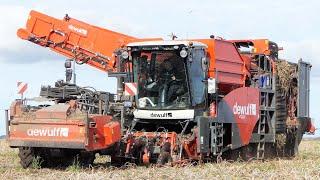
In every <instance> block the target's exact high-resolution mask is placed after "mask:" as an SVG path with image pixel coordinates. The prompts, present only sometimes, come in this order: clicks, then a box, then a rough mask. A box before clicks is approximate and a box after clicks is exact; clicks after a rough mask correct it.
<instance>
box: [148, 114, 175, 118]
mask: <svg viewBox="0 0 320 180" xmlns="http://www.w3.org/2000/svg"><path fill="white" fill-rule="evenodd" d="M150 117H159V118H170V117H172V113H151V114H150Z"/></svg>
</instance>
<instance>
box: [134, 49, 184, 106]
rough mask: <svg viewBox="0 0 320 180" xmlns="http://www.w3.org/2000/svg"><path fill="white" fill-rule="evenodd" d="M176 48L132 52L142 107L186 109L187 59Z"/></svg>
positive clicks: (138, 98) (139, 100) (139, 104)
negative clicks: (171, 49)
mask: <svg viewBox="0 0 320 180" xmlns="http://www.w3.org/2000/svg"><path fill="white" fill-rule="evenodd" d="M178 54H179V53H178V51H143V52H139V53H136V54H134V55H133V56H132V58H133V62H134V69H135V72H134V74H135V75H134V77H135V82H137V83H138V95H137V105H138V107H139V108H141V109H186V108H188V107H189V106H190V96H189V88H188V87H189V85H188V80H187V66H186V59H184V58H181V57H180V56H179V55H178Z"/></svg>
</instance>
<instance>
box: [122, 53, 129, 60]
mask: <svg viewBox="0 0 320 180" xmlns="http://www.w3.org/2000/svg"><path fill="white" fill-rule="evenodd" d="M121 57H122V58H123V59H128V57H129V53H128V51H122V53H121Z"/></svg>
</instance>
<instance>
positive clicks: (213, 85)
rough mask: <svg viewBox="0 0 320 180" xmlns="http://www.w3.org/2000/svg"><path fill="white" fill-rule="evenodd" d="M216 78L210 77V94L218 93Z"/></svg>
mask: <svg viewBox="0 0 320 180" xmlns="http://www.w3.org/2000/svg"><path fill="white" fill-rule="evenodd" d="M216 91H217V89H216V79H214V78H209V79H208V93H209V94H214V93H216Z"/></svg>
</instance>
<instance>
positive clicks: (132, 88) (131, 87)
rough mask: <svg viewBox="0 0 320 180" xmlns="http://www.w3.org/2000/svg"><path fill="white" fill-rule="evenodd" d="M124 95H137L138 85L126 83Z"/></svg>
mask: <svg viewBox="0 0 320 180" xmlns="http://www.w3.org/2000/svg"><path fill="white" fill-rule="evenodd" d="M124 95H125V96H135V95H137V83H125V84H124Z"/></svg>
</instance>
